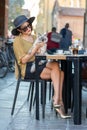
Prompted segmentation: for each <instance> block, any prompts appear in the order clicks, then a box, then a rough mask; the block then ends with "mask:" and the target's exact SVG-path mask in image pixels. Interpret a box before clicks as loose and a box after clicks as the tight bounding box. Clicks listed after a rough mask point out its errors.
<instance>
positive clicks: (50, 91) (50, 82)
mask: <svg viewBox="0 0 87 130" xmlns="http://www.w3.org/2000/svg"><path fill="white" fill-rule="evenodd" d="M50 99H51V81H50V82H49V100H50Z"/></svg>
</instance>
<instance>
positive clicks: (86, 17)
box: [83, 0, 87, 48]
mask: <svg viewBox="0 0 87 130" xmlns="http://www.w3.org/2000/svg"><path fill="white" fill-rule="evenodd" d="M83 45H84V48H87V0H85V13H84V34H83Z"/></svg>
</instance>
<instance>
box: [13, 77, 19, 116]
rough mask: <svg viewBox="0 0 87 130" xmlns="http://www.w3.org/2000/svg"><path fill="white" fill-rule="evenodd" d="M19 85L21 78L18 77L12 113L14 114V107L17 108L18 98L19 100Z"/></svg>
mask: <svg viewBox="0 0 87 130" xmlns="http://www.w3.org/2000/svg"><path fill="white" fill-rule="evenodd" d="M19 85H20V79H18V81H17V86H16V90H15V96H14V101H13V106H12V111H11V115H13V114H14V109H15V104H16V100H17V95H18V90H19Z"/></svg>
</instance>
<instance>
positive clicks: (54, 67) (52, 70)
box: [40, 62, 63, 104]
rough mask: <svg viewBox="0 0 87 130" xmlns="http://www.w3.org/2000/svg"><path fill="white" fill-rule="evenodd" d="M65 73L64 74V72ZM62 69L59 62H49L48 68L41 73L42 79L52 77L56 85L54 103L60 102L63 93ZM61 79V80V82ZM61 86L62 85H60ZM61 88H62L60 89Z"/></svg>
mask: <svg viewBox="0 0 87 130" xmlns="http://www.w3.org/2000/svg"><path fill="white" fill-rule="evenodd" d="M62 75H63V74H62ZM62 75H61V70H60V68H59V65H58V63H57V62H51V63H48V64H47V66H46V68H45V69H44V70H43V71H42V73H41V75H40V76H41V78H42V79H49V78H51V80H52V82H53V86H54V104H59V100H60V97H61V95H62V93H61V94H60V92H62V84H63V83H62V82H63V78H61V76H62ZM60 81H61V82H60ZM60 86H61V87H60ZM60 88H61V90H60Z"/></svg>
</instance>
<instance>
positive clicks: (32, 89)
mask: <svg viewBox="0 0 87 130" xmlns="http://www.w3.org/2000/svg"><path fill="white" fill-rule="evenodd" d="M33 93H34V82H33V83H32V88H31V98H30V107H29V111H31V108H32V101H33Z"/></svg>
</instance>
